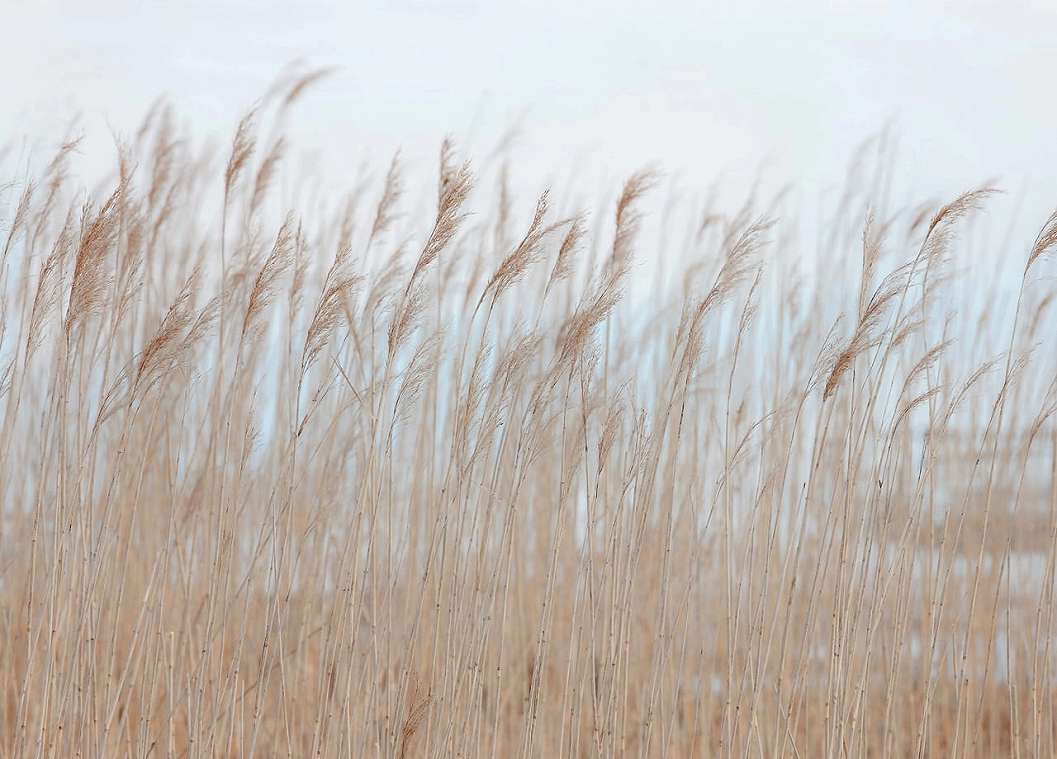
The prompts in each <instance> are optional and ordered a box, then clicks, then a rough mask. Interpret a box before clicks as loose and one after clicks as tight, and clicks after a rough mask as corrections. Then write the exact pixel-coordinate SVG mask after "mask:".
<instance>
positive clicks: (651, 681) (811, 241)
mask: <svg viewBox="0 0 1057 759" xmlns="http://www.w3.org/2000/svg"><path fill="white" fill-rule="evenodd" d="M310 84H311V78H307V79H300V80H296V81H288V82H285V83H283V84H281V85H278V86H277V87H276V89H275V90H274V91H273V92H272V93H270V94H269V96H268V97H266V98H264V99H263V100H262V101H261V103H260V104H259V106H258V107H257V108H255V109H254V110H253V111H252V112H250V113H249V114H248V115H247V116H246V118H245V119H244V120H243V121H242V122H241V123H240V124H239V125H238V126H237V128H236V129H235V130H234V134H233V136H232V137H231V138H229V140H228V143H227V145H226V146H225V147H224V148H223V149H222V150H212V151H211V150H209V149H206V148H205V147H203V146H202V145H201V144H199V143H198V142H197V141H196V140H195V139H193V138H191V137H190V136H188V135H187V134H184V133H182V132H181V131H180V129H178V128H177V126H176V120H175V118H174V116H173V115H172V113H171V112H170V111H169V110H168V109H167V108H165V107H164V106H158V107H156V108H154V109H152V110H151V111H150V113H149V115H148V116H147V118H146V119H145V121H144V123H143V124H142V125H140V126H139V127H138V128H137V129H135V130H133V131H132V132H130V133H129V134H127V135H124V136H121V137H119V138H117V140H116V143H117V150H116V156H117V158H116V160H115V166H114V169H113V171H112V172H111V173H110V174H109V175H107V176H105V177H103V178H101V179H99V180H98V181H95V180H94V179H93V180H91V181H89V180H88V179H83V178H80V177H78V176H76V175H75V174H73V173H72V170H71V168H70V167H71V165H72V159H73V157H74V156H75V155H76V153H77V151H84V150H97V149H99V147H98V146H89V145H85V144H80V143H78V142H77V141H74V140H71V141H70V142H68V143H67V144H64V145H62V146H61V147H60V148H59V149H58V150H57V151H56V152H55V154H54V155H53V156H52V157H49V159H48V160H47V161H46V162H44V164H43V165H41V166H39V167H38V168H37V169H36V170H35V171H34V172H32V173H31V172H28V171H24V170H22V169H23V167H21V166H14V165H13V164H12V158H11V155H10V154H9V155H8V158H7V162H6V163H5V164H4V166H5V170H7V173H8V175H9V176H12V177H14V180H13V181H12V182H11V183H10V184H8V185H6V186H5V191H4V195H3V198H2V199H3V206H2V208H0V223H2V227H0V231H2V237H0V245H2V253H0V255H2V259H0V267H2V268H0V295H2V298H3V300H2V303H0V320H2V321H0V404H2V405H0V408H2V421H0V498H2V510H0V641H2V642H0V756H5V757H117V756H130V757H133V756H134V757H156V756H169V757H249V756H257V757H270V756H288V757H310V756H311V757H339V756H340V757H368V756H378V757H388V758H392V759H397V758H400V759H403V758H404V757H454V756H460V757H537V756H539V757H543V756H546V757H581V756H582V757H595V756H597V757H625V756H629V757H630V756H641V757H712V756H717V757H720V756H721V757H743V756H746V757H789V758H792V757H865V756H874V757H877V756H893V757H895V756H898V757H941V756H942V757H946V756H952V757H995V756H1016V757H1042V756H1053V755H1055V754H1057V743H1055V740H1057V720H1055V704H1054V685H1055V672H1054V667H1055V665H1057V652H1055V650H1054V645H1053V643H1054V633H1055V615H1057V603H1055V600H1054V589H1055V583H1054V573H1055V569H1057V425H1055V424H1054V419H1053V414H1054V411H1055V410H1057V390H1055V379H1057V371H1055V361H1054V356H1055V355H1057V354H1055V353H1054V351H1053V347H1054V346H1053V339H1052V338H1053V335H1052V332H1053V324H1054V323H1055V322H1054V312H1053V309H1052V306H1051V303H1052V300H1053V297H1054V294H1055V293H1057V291H1055V290H1054V286H1053V283H1052V279H1051V277H1050V275H1052V262H1051V260H1050V254H1051V252H1052V250H1053V249H1054V247H1055V245H1057V215H1055V216H1052V217H1050V218H1049V219H1039V220H1037V223H1038V226H1039V229H1040V231H1039V234H1038V237H1037V238H1036V239H1035V240H1034V241H1033V242H1029V244H1027V245H1025V246H1018V244H1016V242H1015V236H1011V237H1008V238H1003V237H1001V236H997V237H998V238H1000V239H997V240H996V236H993V235H987V234H985V233H984V232H983V231H982V230H984V229H985V228H987V227H986V223H987V220H988V219H989V218H992V217H991V216H990V215H989V214H991V213H992V212H991V210H990V209H991V206H993V205H994V204H995V202H996V199H995V198H994V197H992V196H993V191H992V189H991V188H988V187H984V188H981V189H975V190H971V191H969V192H967V193H965V194H963V195H961V196H959V197H954V198H951V199H947V200H946V202H942V201H941V202H919V201H918V200H916V199H905V198H901V197H900V194H899V192H896V191H892V189H891V187H890V184H891V182H890V176H891V172H890V169H891V167H890V166H889V165H888V161H887V156H888V153H887V152H886V150H885V148H884V139H883V136H882V137H880V138H877V139H874V140H873V141H871V142H868V143H867V144H866V145H865V147H864V149H863V151H862V153H861V154H860V155H859V156H858V157H857V158H856V160H855V162H854V163H853V169H854V170H853V171H851V172H849V176H848V180H847V182H846V183H845V185H844V186H843V187H842V188H841V192H840V193H839V194H837V195H836V196H834V197H833V198H831V199H830V200H829V201H828V202H826V203H821V204H820V205H821V206H822V207H821V209H820V210H819V212H818V213H817V214H815V215H814V216H811V217H810V218H811V222H810V223H809V222H808V221H807V219H808V217H809V216H810V215H809V214H807V213H806V212H804V211H803V209H802V208H798V205H797V203H794V202H793V201H792V200H791V199H790V196H789V195H788V194H786V193H767V192H764V191H763V190H762V189H757V190H755V191H753V192H751V193H749V194H748V195H747V197H745V198H744V199H743V200H742V201H739V202H736V203H733V204H726V205H725V204H724V203H721V202H720V201H719V200H717V199H716V197H713V196H696V195H693V194H692V193H685V192H684V193H680V192H679V191H678V190H677V189H675V185H674V184H673V182H672V181H671V180H670V178H668V177H666V176H665V175H664V174H662V173H660V172H657V171H654V170H651V169H645V170H643V171H640V172H637V173H634V174H633V175H631V176H630V177H628V178H627V179H626V181H625V182H623V183H622V184H618V185H616V186H614V187H611V188H608V189H607V190H606V193H608V194H605V193H603V194H602V195H600V196H599V195H591V194H588V195H586V197H588V199H589V202H588V204H587V205H585V206H582V207H581V206H579V205H577V203H576V198H578V197H584V195H583V193H584V192H585V191H586V190H589V189H590V188H584V187H578V186H576V183H575V180H573V181H571V182H570V184H569V186H567V187H558V188H552V191H551V192H549V193H543V194H539V195H537V194H535V193H534V192H532V190H531V189H530V190H526V189H525V188H521V187H519V186H518V183H517V176H518V164H517V161H516V158H510V157H509V156H507V154H506V153H504V152H502V151H501V152H500V153H498V154H496V153H492V154H489V155H491V157H490V158H489V157H485V158H483V159H475V160H473V161H469V160H467V155H468V153H469V152H470V151H460V149H459V146H458V145H457V144H456V143H454V142H452V141H444V142H443V144H442V146H441V149H440V156H439V166H438V167H436V168H433V167H430V169H429V170H428V171H427V170H426V169H425V168H424V167H408V166H406V165H405V164H404V163H403V161H402V160H401V158H400V156H397V157H395V158H393V160H392V161H391V163H389V164H388V165H386V164H385V163H381V164H379V165H376V166H371V167H369V169H368V170H367V171H366V172H365V173H364V174H363V175H362V176H360V177H354V178H351V179H349V178H346V180H345V181H344V185H342V186H344V188H345V189H339V190H335V189H333V187H334V186H335V185H334V182H333V181H332V180H334V178H333V177H329V178H328V181H324V180H323V179H320V178H318V177H314V176H311V175H306V174H303V173H299V171H298V164H297V160H296V158H295V154H294V153H292V152H290V144H289V139H288V137H287V136H285V125H286V123H287V115H288V111H289V109H290V108H291V107H292V106H293V105H294V104H295V101H296V100H297V99H298V98H299V97H300V94H301V93H302V92H303V90H304V89H305V88H306V87H307V86H309V85H310ZM102 149H106V146H103V148H102ZM801 205H802V204H801ZM728 206H729V207H728ZM816 219H817V221H816ZM998 221H999V222H1001V221H1002V220H1001V219H999V220H998ZM981 272H984V273H983V275H981Z"/></svg>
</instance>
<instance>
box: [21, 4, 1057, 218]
mask: <svg viewBox="0 0 1057 759" xmlns="http://www.w3.org/2000/svg"><path fill="white" fill-rule="evenodd" d="M0 11H2V12H0V17H2V18H3V20H4V27H5V29H4V33H3V41H4V44H3V45H0V66H2V70H3V71H4V72H5V76H4V95H3V97H2V98H0V143H11V142H17V141H19V140H21V139H28V140H29V141H30V142H33V141H34V140H36V141H37V142H43V143H44V146H48V145H51V144H52V143H53V142H54V140H55V139H56V138H57V136H58V135H60V134H61V131H62V130H61V127H62V125H63V124H64V120H65V119H68V118H69V117H70V116H71V115H72V114H74V113H80V114H81V128H82V131H84V132H86V133H87V134H88V136H89V137H95V138H98V139H99V140H108V136H107V135H108V130H109V128H110V126H113V127H114V128H115V129H117V130H118V131H122V130H125V131H129V130H131V129H132V128H133V127H134V126H135V124H136V123H137V122H138V120H139V118H140V117H141V116H142V115H143V113H144V112H145V110H146V108H147V106H148V105H149V104H150V103H151V102H152V101H153V100H154V99H155V98H156V97H157V96H158V95H160V94H165V95H167V96H168V98H169V99H170V101H171V102H172V103H173V105H174V106H175V109H176V112H177V114H178V115H179V116H180V117H181V119H182V120H183V121H184V122H186V123H187V124H190V125H191V126H192V128H193V129H194V130H195V131H197V132H200V133H203V134H214V135H215V136H216V137H217V138H218V139H223V140H225V141H226V139H227V137H228V135H230V133H231V130H232V128H233V125H234V124H235V122H236V120H237V118H238V116H239V115H240V114H241V113H242V112H243V111H244V110H245V109H246V108H247V107H248V106H249V105H250V104H251V103H252V102H253V100H254V99H255V98H256V97H257V96H259V95H260V94H262V93H263V92H264V91H265V90H266V88H267V86H268V85H269V83H271V82H272V81H273V80H274V79H275V77H276V75H277V74H278V72H279V71H280V70H281V69H282V67H283V66H284V65H285V64H288V63H290V62H291V61H294V60H297V59H302V60H304V61H305V62H306V63H307V64H308V65H310V66H335V67H337V72H336V73H335V74H334V75H333V76H331V77H330V78H329V79H328V80H326V81H325V82H324V83H322V84H320V85H319V86H318V87H317V88H316V89H315V90H313V91H312V93H311V94H310V95H309V96H307V97H306V98H305V99H304V101H303V102H302V103H301V104H300V105H299V108H298V115H297V118H296V120H295V122H294V124H293V125H292V127H293V129H292V131H293V132H294V137H295V138H296V143H297V144H298V145H300V146H301V147H303V148H305V149H308V150H318V151H321V153H320V154H322V155H326V157H327V158H326V161H327V165H328V168H329V169H330V170H333V171H336V172H339V173H340V172H342V171H345V170H346V169H348V170H351V168H352V167H353V166H355V165H356V164H357V163H359V162H360V161H361V160H362V159H363V158H364V157H365V156H367V157H381V160H384V157H385V156H388V154H389V153H391V152H392V150H394V149H395V148H397V147H402V148H403V149H404V151H405V154H406V155H410V156H411V157H412V159H413V158H414V157H415V156H430V157H432V156H433V155H434V153H435V150H436V147H437V145H438V144H439V141H440V139H441V138H442V137H443V136H444V135H445V134H446V133H449V132H450V133H455V134H456V135H463V136H470V137H469V138H472V139H478V138H479V139H480V140H482V141H485V142H487V139H489V136H491V137H494V136H496V135H498V134H500V133H501V132H502V131H503V129H504V128H506V127H508V126H510V125H511V124H512V123H514V122H516V121H518V120H519V118H520V119H521V122H520V123H521V124H522V125H523V135H524V137H523V139H522V141H521V143H520V145H521V147H520V148H519V151H520V152H519V155H520V156H522V157H523V159H525V160H524V161H523V163H522V164H521V165H522V166H524V167H525V168H524V171H525V172H527V173H530V174H532V173H536V174H537V176H532V177H529V178H528V179H530V180H532V181H542V180H543V179H545V178H546V176H547V175H548V173H550V172H562V171H565V170H568V168H569V166H570V165H572V163H573V161H574V160H575V161H577V162H578V163H577V165H580V163H582V164H583V165H584V166H587V167H590V169H591V171H594V172H597V174H598V175H599V176H604V177H619V176H622V175H623V174H624V173H626V172H627V171H629V170H631V169H632V168H635V167H638V166H641V165H643V164H644V163H647V162H654V163H656V164H657V165H659V166H661V167H662V168H664V169H665V170H667V171H668V172H670V173H673V174H677V175H678V176H679V177H680V178H684V179H686V181H688V182H690V183H691V184H693V183H694V182H697V183H699V184H700V185H702V186H705V185H707V184H709V183H710V182H711V181H712V179H713V178H714V177H715V176H716V175H717V174H720V173H724V174H726V175H728V176H733V177H734V178H735V180H736V179H737V178H738V177H747V176H750V175H752V174H754V173H755V172H756V170H757V168H758V167H759V166H760V164H761V162H762V161H764V160H767V162H768V167H769V169H768V170H769V171H772V172H774V173H775V174H776V175H777V176H778V177H779V178H781V179H793V180H796V181H797V182H799V183H801V185H803V186H806V187H808V188H814V189H816V190H817V189H820V188H823V187H825V186H827V185H828V184H832V183H833V182H834V181H835V180H837V179H839V178H840V176H841V175H842V173H843V169H844V167H845V165H846V163H847V160H848V157H849V155H850V153H851V150H852V148H853V147H854V146H855V145H856V144H858V143H859V142H860V141H861V140H863V139H864V138H865V137H867V136H869V135H870V134H871V133H873V132H875V131H876V130H878V129H879V128H880V127H881V126H883V125H884V123H885V122H886V121H890V120H891V121H894V123H895V125H896V126H897V129H898V133H899V135H900V153H899V159H900V161H901V164H900V165H901V167H902V169H901V170H902V172H903V175H904V176H905V178H906V182H907V184H908V186H912V187H913V188H914V189H915V191H916V192H917V193H918V194H919V195H936V196H952V195H954V194H957V193H958V192H960V191H962V190H965V189H968V188H971V187H974V186H976V185H978V184H980V183H981V182H982V181H985V180H987V179H990V178H998V179H999V180H1000V183H1001V184H1002V185H1003V186H1004V187H1005V188H1007V189H1008V190H1010V191H1011V192H1012V193H1015V194H1019V193H1024V194H1025V197H1026V200H1025V204H1024V213H1025V214H1026V216H1027V217H1028V218H1029V219H1031V220H1032V221H1031V223H1032V224H1034V223H1035V222H1034V219H1037V220H1038V223H1040V224H1041V222H1042V220H1043V219H1044V218H1045V215H1046V214H1047V213H1048V211H1049V210H1050V208H1051V206H1052V205H1053V204H1055V203H1057V171H1055V168H1057V137H1055V135H1057V132H1055V125H1057V97H1055V92H1057V89H1055V80H1057V45H1055V41H1054V40H1055V37H1054V29H1055V28H1057V3H1034V4H1026V3H1020V2H994V3H973V2H957V3H949V4H943V5H941V4H937V3H928V2H899V3H845V4H838V3H824V2H818V1H817V0H807V1H801V2H770V3H763V2H737V3H691V2H687V1H685V0H684V2H677V3H663V2H658V3H645V2H643V3H625V2H613V0H605V1H598V0H570V1H568V2H502V1H501V0H489V1H488V2H485V1H484V0H402V1H399V2H388V3H383V2H372V3H358V2H322V1H321V0H310V1H309V2H289V0H284V1H283V2H274V1H273V0H252V2H251V1H250V0H240V1H238V2H235V1H232V0H210V1H209V2H164V3H160V2H138V3H133V2H117V1H116V0H92V1H91V2H86V3H74V2H68V3H66V2H47V1H42V0H36V1H35V0H0ZM100 145H101V146H102V147H103V148H105V149H103V150H101V151H100V155H103V156H104V157H105V158H106V159H107V160H109V159H110V158H111V157H112V153H110V152H108V150H109V148H110V145H109V144H107V143H100ZM323 151H325V152H323Z"/></svg>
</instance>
